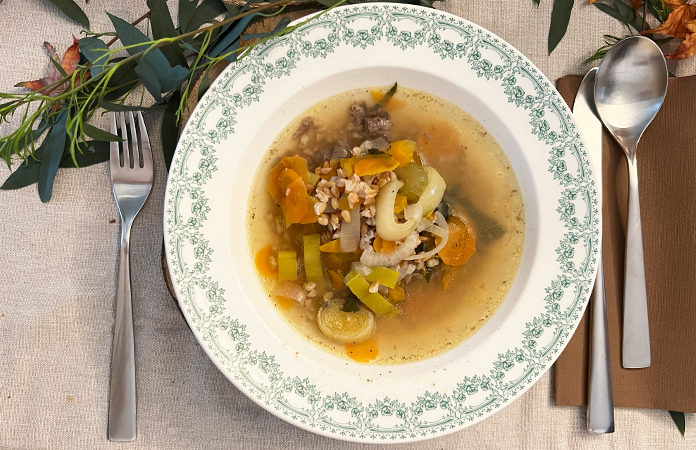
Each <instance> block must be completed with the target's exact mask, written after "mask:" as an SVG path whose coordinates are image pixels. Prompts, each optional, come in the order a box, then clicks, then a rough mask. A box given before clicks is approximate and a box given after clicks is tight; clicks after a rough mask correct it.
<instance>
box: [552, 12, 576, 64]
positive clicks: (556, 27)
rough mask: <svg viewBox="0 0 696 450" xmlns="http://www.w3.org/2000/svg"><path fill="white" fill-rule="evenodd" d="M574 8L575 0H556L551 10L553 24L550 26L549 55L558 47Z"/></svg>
mask: <svg viewBox="0 0 696 450" xmlns="http://www.w3.org/2000/svg"><path fill="white" fill-rule="evenodd" d="M572 10H573V0H554V2H553V9H552V10H551V26H550V28H549V40H548V50H549V55H550V54H551V52H553V50H554V49H555V48H556V46H557V45H558V43H559V42H561V39H563V36H565V34H566V31H567V30H568V23H569V22H570V13H571V11H572Z"/></svg>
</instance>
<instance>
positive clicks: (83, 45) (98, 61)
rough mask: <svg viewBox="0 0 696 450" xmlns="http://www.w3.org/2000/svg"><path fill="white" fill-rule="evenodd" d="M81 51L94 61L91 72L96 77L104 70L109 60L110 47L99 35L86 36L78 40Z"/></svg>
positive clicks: (90, 60)
mask: <svg viewBox="0 0 696 450" xmlns="http://www.w3.org/2000/svg"><path fill="white" fill-rule="evenodd" d="M78 43H79V44H80V51H81V52H82V54H83V55H85V57H86V58H87V60H89V62H91V63H92V67H90V69H89V70H90V72H91V73H92V76H93V77H96V76H97V75H99V74H100V73H102V71H103V70H104V66H105V65H106V64H107V63H108V62H109V56H108V55H109V53H108V52H109V47H107V46H106V43H105V42H104V41H102V40H101V39H99V38H97V37H86V38H82V39H80V40H79V41H78Z"/></svg>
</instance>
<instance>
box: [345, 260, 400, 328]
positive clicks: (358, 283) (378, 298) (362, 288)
mask: <svg viewBox="0 0 696 450" xmlns="http://www.w3.org/2000/svg"><path fill="white" fill-rule="evenodd" d="M345 282H346V286H348V288H349V289H350V290H351V291H352V292H353V294H355V296H356V297H358V298H359V299H360V301H361V302H363V303H364V304H365V306H367V307H368V308H370V309H371V310H372V311H373V312H374V313H375V314H379V315H380V316H386V317H391V316H393V315H394V314H396V313H398V312H399V310H398V309H397V308H396V307H395V306H394V305H392V304H391V303H389V301H388V300H387V299H386V298H384V297H383V296H382V295H381V294H377V293H371V292H370V290H369V289H370V283H369V282H368V281H367V280H366V279H365V278H364V277H363V276H362V275H360V274H359V273H357V272H355V271H351V272H350V273H349V274H348V275H346V278H345Z"/></svg>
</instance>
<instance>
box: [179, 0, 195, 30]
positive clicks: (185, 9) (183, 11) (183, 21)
mask: <svg viewBox="0 0 696 450" xmlns="http://www.w3.org/2000/svg"><path fill="white" fill-rule="evenodd" d="M196 5H198V0H191V1H189V0H179V29H180V30H182V31H183V30H185V29H186V27H187V26H188V22H189V19H190V18H191V16H193V13H194V11H196Z"/></svg>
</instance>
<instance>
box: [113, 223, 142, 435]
mask: <svg viewBox="0 0 696 450" xmlns="http://www.w3.org/2000/svg"><path fill="white" fill-rule="evenodd" d="M130 230H131V222H130V221H127V222H123V225H122V226H121V251H120V256H119V267H118V287H117V291H116V321H115V324H114V348H113V353H112V355H111V386H110V391H109V428H108V429H109V431H108V433H109V440H112V441H133V440H135V436H136V429H135V423H136V421H135V340H134V338H133V303H132V301H131V278H130Z"/></svg>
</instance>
